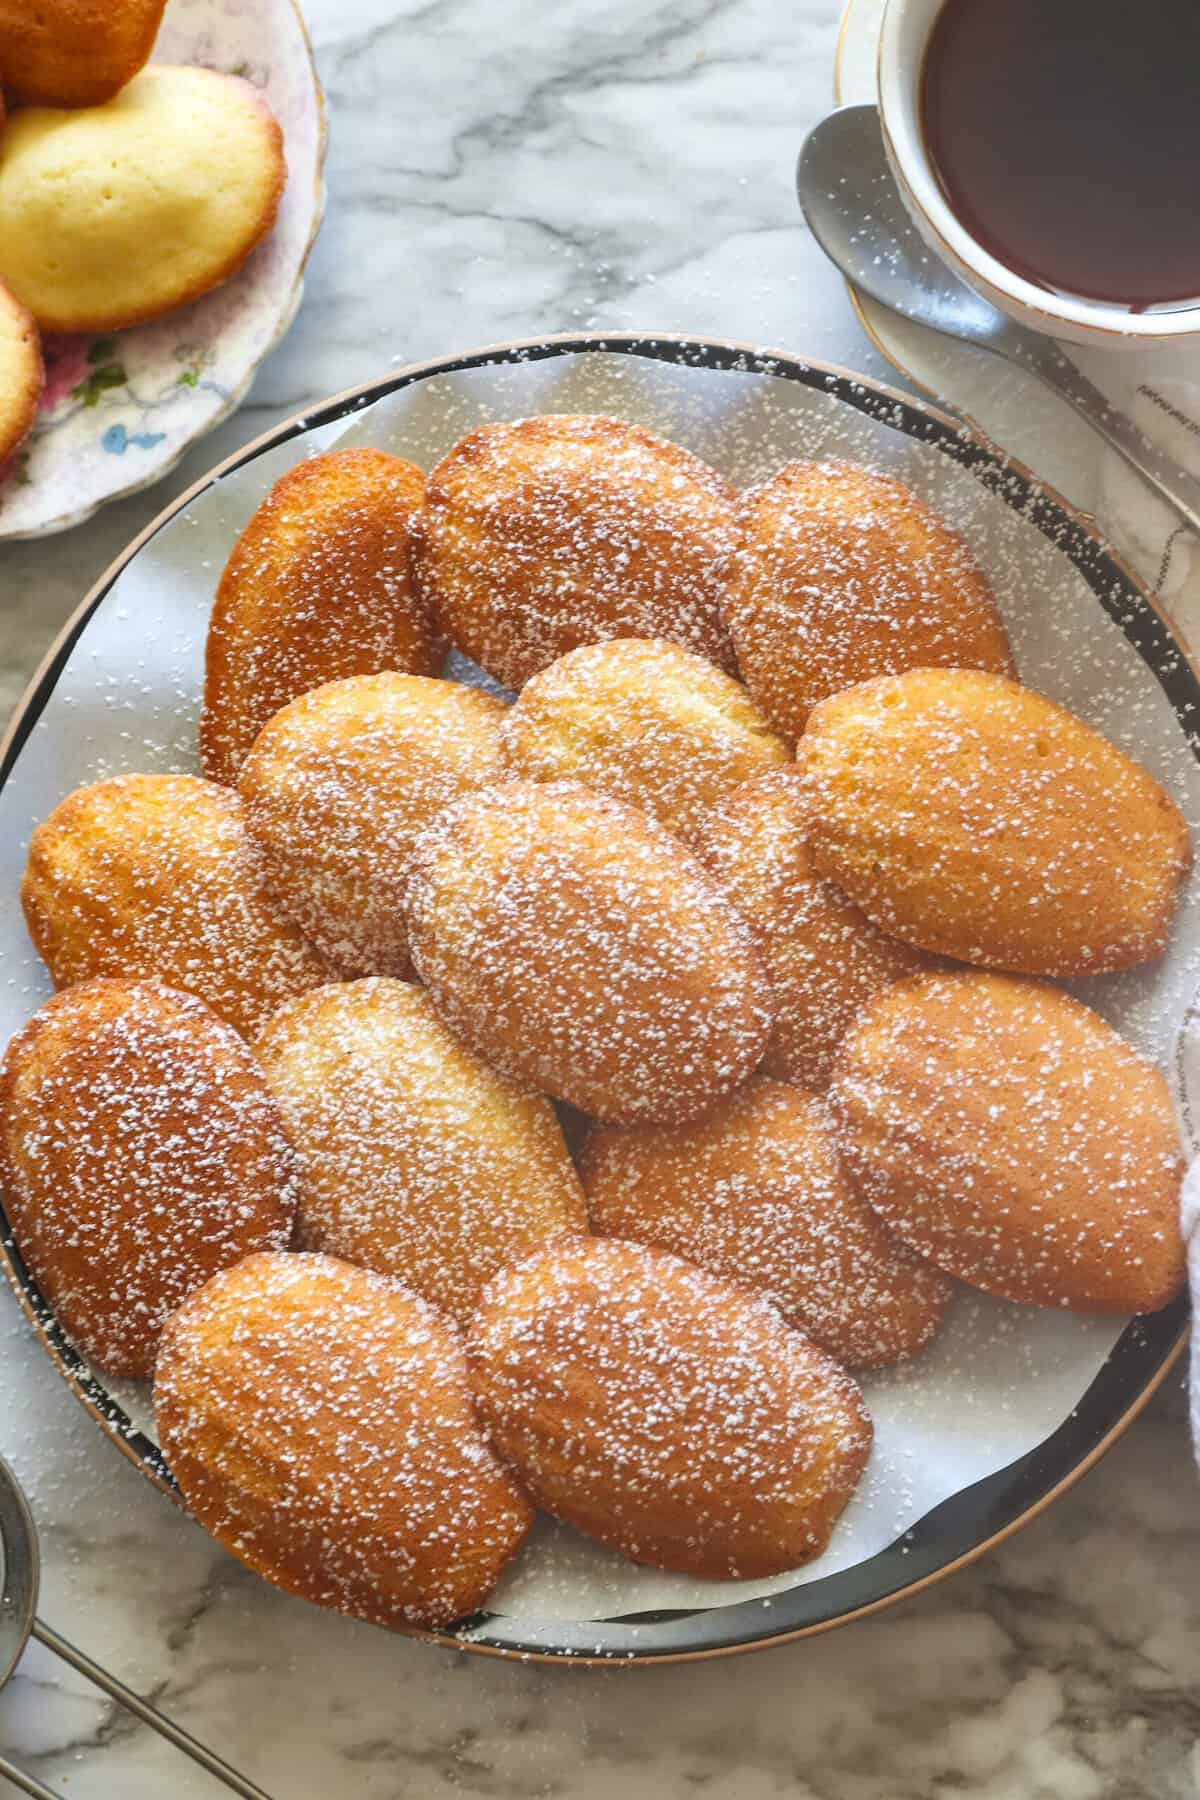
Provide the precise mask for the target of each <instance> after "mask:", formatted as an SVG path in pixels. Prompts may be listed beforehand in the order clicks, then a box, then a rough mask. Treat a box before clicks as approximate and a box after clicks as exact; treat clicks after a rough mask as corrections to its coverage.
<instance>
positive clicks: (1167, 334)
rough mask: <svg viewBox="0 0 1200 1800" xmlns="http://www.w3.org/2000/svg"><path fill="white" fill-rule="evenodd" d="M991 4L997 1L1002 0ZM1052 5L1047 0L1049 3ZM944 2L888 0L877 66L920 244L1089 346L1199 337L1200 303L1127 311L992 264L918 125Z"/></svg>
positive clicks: (992, 294)
mask: <svg viewBox="0 0 1200 1800" xmlns="http://www.w3.org/2000/svg"><path fill="white" fill-rule="evenodd" d="M991 3H992V4H993V5H995V6H1003V5H1004V3H1005V0H991ZM1053 3H1054V0H1047V4H1048V5H1053ZM944 4H945V0H887V5H886V7H885V9H884V14H883V26H882V29H881V31H880V37H879V59H878V63H877V67H876V83H877V87H878V93H879V116H880V119H881V121H882V124H883V141H884V144H885V145H886V147H887V154H888V161H889V162H890V163H891V166H892V173H893V174H894V175H895V177H896V182H897V185H898V186H899V189H900V192H901V194H902V196H903V198H904V203H905V205H906V206H907V207H908V210H909V212H910V213H911V214H912V216H913V221H914V223H915V224H916V226H917V229H918V230H919V231H920V233H921V235H922V237H923V238H924V239H925V241H926V243H928V244H929V246H930V247H931V249H933V250H935V251H936V252H937V254H938V255H939V256H940V257H941V258H942V260H943V262H947V263H949V265H950V267H951V268H952V269H953V270H954V271H955V273H956V274H958V275H961V276H962V278H963V280H964V281H966V282H968V283H969V284H970V286H971V287H973V288H975V290H976V291H977V292H978V293H980V294H982V295H983V296H984V298H985V299H987V300H990V301H991V302H992V305H993V306H998V307H999V308H1000V309H1001V311H1002V312H1006V313H1008V314H1009V316H1010V317H1011V318H1014V319H1016V320H1017V321H1018V323H1019V324H1021V325H1028V326H1029V327H1030V328H1031V329H1032V330H1034V331H1041V332H1045V333H1046V334H1047V335H1048V336H1050V337H1055V338H1064V339H1066V340H1067V341H1069V342H1071V343H1076V344H1090V345H1091V346H1092V347H1093V348H1095V349H1119V348H1122V347H1125V348H1130V349H1136V348H1145V347H1147V346H1150V345H1153V344H1170V343H1176V342H1178V341H1179V340H1180V339H1187V338H1191V337H1197V338H1200V304H1196V305H1188V306H1173V307H1169V308H1167V307H1164V308H1161V309H1159V310H1157V311H1155V310H1151V311H1147V312H1130V311H1129V310H1128V309H1127V308H1125V307H1122V306H1114V305H1112V304H1110V303H1109V302H1107V301H1104V300H1085V299H1082V298H1080V297H1078V296H1076V295H1072V294H1060V293H1057V292H1054V291H1051V290H1049V289H1047V288H1042V287H1038V286H1037V285H1036V283H1034V282H1032V281H1026V280H1025V279H1024V278H1023V277H1022V276H1020V275H1018V274H1017V273H1016V271H1015V270H1013V269H1010V268H1009V267H1008V266H1007V265H1006V264H1005V263H1002V262H1000V261H998V260H997V258H996V257H994V256H992V255H991V254H990V252H988V251H987V250H985V249H984V247H983V245H982V244H979V243H977V242H976V240H975V239H974V238H973V237H972V236H971V233H970V232H969V231H968V230H967V228H966V227H965V225H963V224H961V223H960V221H959V219H958V217H957V216H956V214H955V213H954V212H952V211H951V208H950V205H949V202H948V201H947V199H946V196H945V194H944V193H943V192H942V187H941V183H940V182H939V181H938V178H937V175H936V174H935V172H934V168H933V164H932V162H931V160H930V157H929V152H928V150H927V149H926V147H925V137H924V133H923V132H922V130H921V71H922V68H923V66H924V62H925V49H926V46H927V44H928V42H929V36H930V33H931V31H932V30H933V26H934V22H935V21H936V19H937V16H938V14H939V13H940V12H941V10H942V7H943V5H944ZM1131 4H1136V0H1131ZM996 104H997V105H998V106H1002V105H1003V104H1004V99H1003V95H1002V94H999V93H998V94H997V96H996ZM980 130H981V131H986V130H987V121H986V119H985V120H981V121H980ZM1094 203H1095V202H1094V201H1093V202H1092V204H1094Z"/></svg>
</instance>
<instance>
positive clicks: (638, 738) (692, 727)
mask: <svg viewBox="0 0 1200 1800" xmlns="http://www.w3.org/2000/svg"><path fill="white" fill-rule="evenodd" d="M503 738H504V752H505V757H506V759H507V762H508V766H509V768H510V769H512V771H513V773H514V774H516V775H522V776H524V777H525V778H526V779H527V780H529V781H554V780H559V779H562V780H567V781H582V782H583V783H584V784H585V785H586V786H587V787H592V788H598V789H599V790H600V792H601V793H604V794H611V795H612V796H613V798H614V799H616V800H628V801H629V802H630V804H631V805H633V806H640V807H641V808H642V809H643V810H644V811H645V812H648V813H649V814H650V815H651V817H652V818H655V819H657V820H658V821H659V823H660V824H661V825H665V826H666V827H667V829H668V831H673V832H674V833H675V834H676V836H677V837H681V838H683V839H684V840H685V842H690V841H691V839H692V837H693V836H694V834H695V830H696V827H697V825H698V824H699V822H700V817H701V815H702V813H703V812H704V810H705V809H706V808H707V807H710V806H714V805H715V804H716V803H717V801H718V800H720V799H721V798H722V796H723V795H725V794H727V793H729V792H730V790H731V789H732V788H735V787H737V786H738V785H739V784H740V783H741V782H743V781H748V780H749V779H750V777H751V776H752V775H757V774H759V773H761V771H762V770H764V769H769V768H771V767H772V766H773V765H774V764H775V763H782V762H787V761H788V760H789V756H790V752H789V750H788V746H787V745H786V744H785V743H784V742H783V740H782V739H781V738H778V737H776V736H775V734H774V732H772V731H771V730H770V728H769V727H768V725H767V722H766V720H765V719H764V718H763V716H762V714H761V713H760V712H759V711H758V709H757V708H756V707H755V706H754V704H753V702H752V701H751V699H750V696H749V695H748V694H747V692H746V690H745V688H744V687H742V685H741V683H740V682H737V681H735V680H734V679H733V677H732V675H726V674H725V673H724V672H723V671H722V670H721V669H718V668H715V667H714V665H713V664H712V663H710V662H706V661H705V659H704V658H703V657H702V656H694V655H693V654H692V652H691V651H690V650H681V649H680V647H679V645H678V644H668V643H665V642H663V641H662V640H661V639H656V640H652V639H645V638H613V639H610V641H609V642H608V643H606V644H584V645H582V646H581V647H580V648H579V649H578V650H572V651H571V652H570V653H569V654H568V655H567V656H561V657H559V659H558V661H557V662H556V663H552V664H551V665H550V667H549V668H548V669H543V670H542V672H541V674H540V675H535V676H533V678H532V679H531V680H530V681H527V682H526V684H525V686H524V687H523V688H522V689H521V692H520V694H519V695H518V697H517V702H516V705H515V706H513V707H511V708H510V709H509V712H508V714H507V716H506V718H505V721H504V727H503Z"/></svg>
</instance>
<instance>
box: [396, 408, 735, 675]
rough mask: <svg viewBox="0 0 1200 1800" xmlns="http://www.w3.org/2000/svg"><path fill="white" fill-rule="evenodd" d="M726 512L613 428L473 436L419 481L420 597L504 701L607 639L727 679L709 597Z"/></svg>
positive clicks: (600, 424)
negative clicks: (561, 661) (707, 667)
mask: <svg viewBox="0 0 1200 1800" xmlns="http://www.w3.org/2000/svg"><path fill="white" fill-rule="evenodd" d="M734 500H735V493H734V490H733V488H731V487H730V485H729V483H728V482H727V481H725V480H723V479H722V477H721V476H720V475H718V474H717V472H716V470H715V469H710V468H709V466H708V464H707V463H703V462H701V461H700V459H699V458H698V457H695V456H693V455H691V453H690V452H689V451H687V450H683V449H681V448H680V446H679V445H678V444H672V443H670V442H668V440H667V439H666V438H658V437H652V436H651V434H650V433H649V432H648V431H641V430H639V428H638V427H637V426H636V425H627V424H625V422H624V421H623V420H621V419H609V418H603V417H599V416H594V415H591V414H581V415H577V416H573V415H555V416H552V417H546V418H535V419H518V420H516V421H515V422H514V423H512V424H498V425H483V426H481V427H480V428H479V429H478V430H477V431H472V432H470V433H469V434H468V436H466V437H465V438H463V439H462V440H461V441H460V442H459V443H458V444H456V445H455V446H454V448H453V450H451V451H450V453H449V454H448V455H447V456H444V457H443V458H442V460H441V462H440V463H439V464H438V465H437V467H436V469H434V470H433V472H432V474H431V475H430V477H429V488H428V495H427V500H426V507H425V516H424V519H423V522H422V528H421V536H420V540H419V544H418V557H417V561H418V568H419V571H420V579H421V586H422V589H423V591H424V593H425V595H426V598H427V599H428V601H429V603H430V605H431V606H432V607H433V609H434V611H435V613H436V615H437V618H438V622H439V623H440V625H441V628H442V630H443V631H444V632H445V633H446V636H447V637H448V638H449V639H450V641H451V642H452V643H454V644H456V645H457V646H458V648H459V649H460V650H462V651H464V652H465V653H466V655H468V656H470V657H473V658H474V660H475V661H476V662H477V663H480V664H481V665H482V667H483V668H485V669H486V670H487V671H488V673H489V674H490V675H494V676H495V677H496V679H497V680H498V681H502V682H503V683H504V684H505V685H506V686H507V687H511V688H519V687H520V686H521V685H522V683H523V682H525V681H528V679H529V677H530V676H531V675H536V674H537V672H538V670H539V669H545V668H547V667H548V666H549V665H550V663H552V662H555V661H556V660H557V659H558V657H560V656H564V655H565V654H566V652H567V651H568V650H574V649H575V648H576V647H577V646H578V645H580V644H596V643H601V642H603V641H604V640H605V639H607V638H614V637H620V638H630V637H640V638H669V639H670V641H671V642H672V643H675V644H682V645H683V647H684V648H685V649H686V650H694V651H695V652H696V653H697V655H699V656H706V657H708V658H709V659H710V661H712V662H715V663H717V664H718V665H719V666H720V667H721V668H723V669H727V670H729V671H730V672H731V673H732V671H733V669H734V667H735V665H734V661H733V652H732V650H731V648H730V644H729V638H728V635H727V633H726V631H725V627H724V625H723V624H722V623H721V618H720V613H719V609H718V599H719V592H720V569H721V565H722V562H723V561H724V559H725V557H726V556H727V555H728V552H729V550H730V547H731V544H732V541H733V538H732V533H733V508H734Z"/></svg>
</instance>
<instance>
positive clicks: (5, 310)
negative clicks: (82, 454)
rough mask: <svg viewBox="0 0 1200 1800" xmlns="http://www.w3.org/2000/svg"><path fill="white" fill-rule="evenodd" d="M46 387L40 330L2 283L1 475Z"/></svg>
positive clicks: (0, 303) (35, 413)
mask: <svg viewBox="0 0 1200 1800" xmlns="http://www.w3.org/2000/svg"><path fill="white" fill-rule="evenodd" d="M2 119H3V109H2V108H0V120H2ZM44 383H45V371H44V369H43V367H42V344H41V339H40V338H39V337H38V329H37V326H36V325H35V324H34V322H33V318H32V316H31V314H30V313H29V311H28V310H27V309H26V308H25V307H24V306H22V305H21V302H20V301H19V300H18V299H17V297H16V295H15V294H13V293H11V292H10V291H9V289H8V288H6V287H5V286H4V283H3V282H0V475H2V474H3V465H4V463H5V462H6V461H7V459H8V458H9V457H10V456H11V455H12V453H13V451H14V450H15V449H16V448H17V445H18V444H19V443H20V442H21V440H22V438H23V437H25V436H26V434H27V433H28V431H29V429H30V427H31V426H32V424H33V421H34V419H35V418H36V417H37V409H38V401H39V400H40V399H41V396H42V387H43V385H44Z"/></svg>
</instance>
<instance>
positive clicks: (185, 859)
mask: <svg viewBox="0 0 1200 1800" xmlns="http://www.w3.org/2000/svg"><path fill="white" fill-rule="evenodd" d="M21 897H22V900H23V901H24V905H25V914H26V918H27V920H28V924H29V931H30V935H31V936H32V938H33V941H34V943H35V944H36V945H37V948H38V950H39V951H40V952H41V954H42V956H43V957H44V958H45V960H46V963H47V966H48V967H49V969H50V973H51V975H52V977H53V979H54V981H55V984H56V985H57V986H58V987H65V986H68V985H69V984H70V983H72V982H76V981H86V980H88V979H89V978H90V977H91V976H94V975H158V976H161V977H162V979H163V980H165V981H168V982H169V983H170V984H171V986H173V987H180V988H183V989H185V990H186V991H187V992H188V993H194V994H198V995H199V997H200V998H201V999H202V1000H206V1001H207V1002H208V1004H209V1005H210V1006H211V1007H212V1008H213V1011H214V1012H217V1013H219V1014H220V1015H221V1016H222V1017H223V1018H225V1019H227V1020H228V1021H229V1023H230V1024H231V1025H234V1026H236V1027H237V1029H238V1030H239V1031H242V1032H243V1033H245V1034H247V1035H249V1034H251V1033H253V1032H254V1031H255V1030H256V1029H257V1028H258V1026H259V1025H260V1024H261V1023H262V1021H263V1020H264V1019H265V1018H266V1017H267V1015H268V1014H269V1013H270V1012H272V1011H273V1010H274V1008H275V1007H277V1006H278V1005H279V1004H280V1003H281V1002H282V1001H283V1000H286V999H287V998H288V997H289V996H290V995H292V994H297V993H302V992H303V991H304V990H305V989H306V988H310V987H315V986H317V984H318V983H319V982H321V981H324V980H326V979H328V975H329V970H328V967H327V965H326V964H325V963H324V962H323V961H322V960H321V958H320V957H319V956H318V955H317V952H316V951H315V950H314V949H313V948H312V947H311V945H309V944H308V943H307V942H306V940H305V939H304V938H303V937H302V936H301V934H300V931H299V930H298V928H297V927H296V926H295V925H293V924H292V922H291V921H290V920H289V919H287V918H286V917H285V916H284V915H283V914H282V913H281V912H280V911H279V909H278V908H277V907H276V906H275V904H274V903H273V902H272V901H271V899H270V898H269V896H268V894H267V892H266V888H265V884H264V882H263V878H262V874H261V872H260V870H259V868H258V865H257V863H256V861H255V859H254V857H253V855H252V854H251V851H250V848H249V846H248V844H247V840H246V832H245V825H244V823H243V819H242V810H241V805H240V802H239V801H238V799H237V797H236V796H235V795H233V794H231V793H229V792H228V791H227V790H226V789H224V788H220V787H217V786H216V785H215V784H213V783H212V782H207V781H199V780H197V779H196V778H195V777H194V776H190V775H122V776H117V777H114V778H113V779H112V780H110V781H105V782H98V783H96V784H94V785H93V786H91V787H85V788H79V789H77V790H76V791H75V793H73V794H70V795H68V797H67V798H66V799H65V800H64V801H62V802H61V804H60V805H59V806H57V807H56V808H55V810H54V812H52V813H51V815H50V817H49V818H48V819H47V820H46V821H45V823H44V824H42V825H40V826H39V827H38V829H37V831H36V832H35V833H34V836H33V841H32V843H31V845H30V851H29V862H28V866H27V869H26V872H25V878H24V882H23V885H22V890H21Z"/></svg>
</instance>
